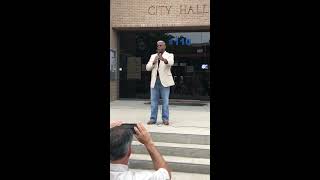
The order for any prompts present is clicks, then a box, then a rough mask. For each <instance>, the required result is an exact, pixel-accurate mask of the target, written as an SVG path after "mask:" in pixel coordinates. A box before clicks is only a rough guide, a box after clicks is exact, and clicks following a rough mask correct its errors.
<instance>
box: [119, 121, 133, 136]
mask: <svg viewBox="0 0 320 180" xmlns="http://www.w3.org/2000/svg"><path fill="white" fill-rule="evenodd" d="M135 126H137V124H136V123H123V124H122V125H121V126H120V127H123V128H125V129H131V130H132V131H133V133H134V134H135V133H136V132H135V130H134V127H135Z"/></svg>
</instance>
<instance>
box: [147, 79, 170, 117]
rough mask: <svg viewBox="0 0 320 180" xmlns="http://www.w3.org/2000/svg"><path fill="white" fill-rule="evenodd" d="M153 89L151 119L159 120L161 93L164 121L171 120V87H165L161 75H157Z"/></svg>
mask: <svg viewBox="0 0 320 180" xmlns="http://www.w3.org/2000/svg"><path fill="white" fill-rule="evenodd" d="M150 91H151V117H150V121H152V122H157V116H158V104H159V101H160V95H161V98H162V121H166V122H168V121H169V95H170V87H163V85H162V84H161V81H160V79H159V77H157V80H156V83H155V85H154V88H151V89H150Z"/></svg>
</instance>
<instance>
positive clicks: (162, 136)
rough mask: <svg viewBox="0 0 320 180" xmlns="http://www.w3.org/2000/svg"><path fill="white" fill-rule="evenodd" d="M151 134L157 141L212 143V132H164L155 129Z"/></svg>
mask: <svg viewBox="0 0 320 180" xmlns="http://www.w3.org/2000/svg"><path fill="white" fill-rule="evenodd" d="M150 134H151V137H152V140H153V141H155V142H166V143H179V144H200V145H210V134H208V135H203V134H182V133H163V132H154V131H152V132H151V131H150Z"/></svg>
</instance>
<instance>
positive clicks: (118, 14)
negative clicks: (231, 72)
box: [110, 0, 210, 101]
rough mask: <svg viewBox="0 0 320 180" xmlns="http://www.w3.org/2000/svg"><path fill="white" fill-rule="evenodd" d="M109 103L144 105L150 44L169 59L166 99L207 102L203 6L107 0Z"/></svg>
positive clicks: (196, 1)
mask: <svg viewBox="0 0 320 180" xmlns="http://www.w3.org/2000/svg"><path fill="white" fill-rule="evenodd" d="M110 7H111V16H110V99H111V101H113V100H116V99H121V98H133V99H149V98H150V86H149V84H150V72H147V71H146V69H145V65H146V63H147V62H148V61H149V58H150V55H151V54H154V53H155V51H156V42H157V41H158V40H163V41H165V42H166V44H167V51H168V52H170V53H173V54H174V60H175V64H174V65H173V66H172V68H171V70H172V74H173V77H174V81H175V83H176V85H175V86H173V87H171V94H170V98H171V99H197V100H208V99H209V98H210V79H209V78H210V1H209V0H162V1H155V0H148V1H143V0H111V1H110Z"/></svg>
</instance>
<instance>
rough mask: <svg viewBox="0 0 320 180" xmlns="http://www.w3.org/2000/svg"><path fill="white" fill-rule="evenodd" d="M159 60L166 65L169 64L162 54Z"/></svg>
mask: <svg viewBox="0 0 320 180" xmlns="http://www.w3.org/2000/svg"><path fill="white" fill-rule="evenodd" d="M159 59H160V61H163V62H164V63H165V64H168V60H166V59H165V58H163V57H162V54H161V53H160V56H159Z"/></svg>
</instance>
